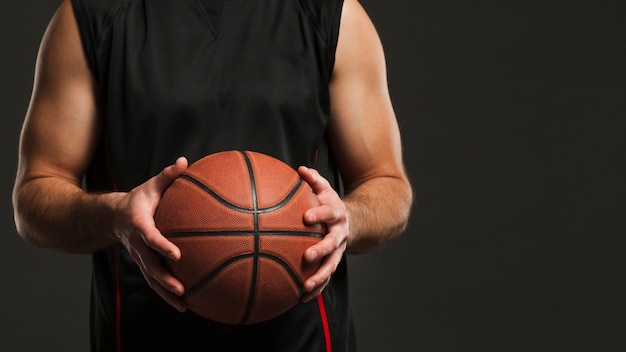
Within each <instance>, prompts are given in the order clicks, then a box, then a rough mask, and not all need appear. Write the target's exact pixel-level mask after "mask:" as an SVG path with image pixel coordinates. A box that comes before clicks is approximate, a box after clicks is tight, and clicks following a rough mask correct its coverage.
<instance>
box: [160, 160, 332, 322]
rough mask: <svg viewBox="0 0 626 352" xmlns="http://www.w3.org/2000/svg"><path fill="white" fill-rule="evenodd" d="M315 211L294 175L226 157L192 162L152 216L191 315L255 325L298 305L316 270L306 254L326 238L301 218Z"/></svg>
mask: <svg viewBox="0 0 626 352" xmlns="http://www.w3.org/2000/svg"><path fill="white" fill-rule="evenodd" d="M317 205H319V202H318V200H317V198H316V196H315V194H314V193H313V190H312V189H311V187H310V186H309V185H308V184H307V183H306V182H304V181H303V180H302V179H301V178H300V176H299V175H298V173H297V172H296V170H294V169H293V168H291V167H290V166H289V165H287V164H285V163H284V162H282V161H280V160H278V159H276V158H273V157H271V156H268V155H265V154H262V153H258V152H252V151H224V152H219V153H215V154H211V155H208V156H205V157H204V158H202V159H200V160H198V161H196V162H194V163H193V164H191V165H190V166H189V168H187V170H186V171H185V172H184V173H183V174H182V175H181V176H180V177H178V178H177V179H176V180H174V182H173V183H172V184H171V185H170V186H169V187H168V188H167V189H166V191H165V192H164V194H163V198H162V199H161V202H160V203H159V206H158V207H157V210H156V213H155V223H156V226H157V228H158V229H159V230H160V231H161V233H162V234H163V235H164V236H166V237H167V238H168V239H169V240H170V241H171V242H173V243H174V244H175V245H177V246H178V247H179V248H180V250H181V258H180V260H179V261H177V262H174V261H171V260H169V259H164V261H165V263H166V266H167V267H168V269H169V270H170V272H171V273H172V274H173V275H174V276H175V277H177V278H178V279H179V280H180V281H181V282H182V283H183V284H184V285H185V294H184V295H183V299H184V300H185V301H186V303H187V304H188V308H189V309H190V310H191V311H193V312H195V313H197V314H199V315H201V316H203V317H205V318H207V319H210V320H213V321H217V322H220V323H226V324H253V323H258V322H262V321H266V320H269V319H272V318H275V317H277V316H279V315H281V314H282V313H284V312H286V311H287V310H289V309H290V308H292V307H293V306H295V305H296V304H297V303H298V301H299V300H300V298H301V296H302V293H303V290H302V285H303V283H304V280H306V279H307V278H308V277H309V276H311V275H312V274H314V273H315V272H316V271H317V269H318V268H319V263H317V264H310V263H307V262H305V261H304V251H305V250H306V249H307V248H308V247H310V246H312V245H313V244H315V243H317V242H319V241H320V240H321V239H322V238H323V237H324V235H325V233H326V232H325V231H326V229H325V227H324V226H323V225H320V224H316V225H307V224H305V223H304V221H303V215H304V212H305V211H306V210H307V209H309V208H312V207H315V206H317Z"/></svg>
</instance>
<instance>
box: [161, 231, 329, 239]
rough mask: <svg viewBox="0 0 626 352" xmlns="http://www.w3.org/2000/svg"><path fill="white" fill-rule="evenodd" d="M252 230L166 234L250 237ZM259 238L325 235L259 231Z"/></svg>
mask: <svg viewBox="0 0 626 352" xmlns="http://www.w3.org/2000/svg"><path fill="white" fill-rule="evenodd" d="M250 234H251V232H250V230H241V231H232V230H228V231H185V232H171V233H167V234H164V236H165V237H167V238H177V237H220V236H235V237H236V236H250ZM258 234H259V236H264V237H271V236H281V237H314V238H323V237H324V234H323V233H320V232H312V231H311V232H307V231H289V230H281V231H275V230H264V231H258Z"/></svg>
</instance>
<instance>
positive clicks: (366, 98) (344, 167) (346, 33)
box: [329, 0, 406, 192]
mask: <svg viewBox="0 0 626 352" xmlns="http://www.w3.org/2000/svg"><path fill="white" fill-rule="evenodd" d="M330 97H331V120H330V125H329V136H330V141H331V144H332V147H333V150H334V151H335V155H336V158H337V161H338V164H339V167H340V170H341V173H342V177H343V179H344V182H345V184H346V189H347V191H348V192H350V191H351V190H352V189H354V188H356V187H357V186H358V185H360V184H361V183H363V182H365V181H367V180H369V179H371V178H375V177H381V176H382V177H394V178H400V179H406V176H405V174H404V167H403V164H402V151H401V142H400V133H399V129H398V124H397V121H396V116H395V113H394V109H393V107H392V103H391V99H390V96H389V91H388V86H387V72H386V64H385V58H384V53H383V48H382V44H381V42H380V39H379V37H378V34H377V32H376V30H375V28H374V25H373V24H372V22H371V21H370V19H369V17H368V16H367V14H366V13H365V11H364V9H363V8H362V7H361V5H360V4H359V3H358V2H357V1H356V0H345V2H344V8H343V13H342V20H341V26H340V30H339V41H338V45H337V52H336V59H335V67H334V70H333V76H332V79H331V84H330Z"/></svg>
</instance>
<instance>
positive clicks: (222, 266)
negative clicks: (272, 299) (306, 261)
mask: <svg viewBox="0 0 626 352" xmlns="http://www.w3.org/2000/svg"><path fill="white" fill-rule="evenodd" d="M255 256H258V257H259V258H267V259H271V260H273V261H275V262H276V263H278V264H280V266H282V267H283V268H284V269H285V271H287V273H288V274H289V276H291V278H292V279H293V281H294V282H295V283H296V284H297V285H296V286H298V292H299V293H300V295H302V293H303V291H302V282H301V281H300V279H299V278H298V275H296V273H295V272H294V271H293V270H292V269H291V267H290V266H289V264H287V262H285V261H284V260H283V259H282V258H280V257H277V256H275V255H273V254H268V253H258V254H254V253H246V254H242V255H238V256H236V257H232V258H229V259H228V260H226V261H224V262H222V264H220V265H219V266H218V267H217V268H215V269H213V271H211V272H210V273H208V274H206V275H205V276H204V277H203V278H202V279H200V281H198V283H196V284H195V285H193V286H192V287H191V288H190V289H188V290H187V291H185V294H183V296H182V297H183V298H187V297H189V296H191V295H193V294H194V293H196V292H197V291H198V290H200V289H201V288H202V287H204V285H206V284H207V283H209V281H211V280H212V279H213V278H214V277H215V276H216V275H217V274H218V273H219V272H221V271H222V270H224V269H225V268H226V267H227V266H229V265H231V264H233V263H234V262H237V261H239V260H242V259H247V258H253V257H255ZM244 322H245V320H244Z"/></svg>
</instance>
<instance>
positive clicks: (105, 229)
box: [13, 177, 119, 253]
mask: <svg viewBox="0 0 626 352" xmlns="http://www.w3.org/2000/svg"><path fill="white" fill-rule="evenodd" d="M118 197H119V195H118V194H115V193H109V194H90V193H87V192H85V191H83V190H82V189H81V188H80V187H79V186H78V185H75V184H74V183H72V182H69V181H67V180H64V179H60V178H55V177H41V178H35V179H31V180H28V181H26V182H23V183H21V184H18V185H17V186H16V188H15V190H14V195H13V206H14V216H15V223H16V226H17V230H18V232H19V234H20V236H22V238H24V240H25V241H27V242H28V243H30V244H32V245H34V246H38V247H46V248H52V249H56V250H59V251H63V252H69V253H92V252H95V251H97V250H100V249H102V248H105V247H108V246H110V245H112V244H114V243H115V242H116V240H115V235H114V233H115V231H114V224H115V221H114V220H115V218H114V210H113V207H114V204H115V200H116V199H117V198H118Z"/></svg>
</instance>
